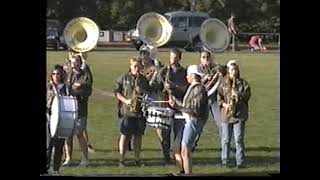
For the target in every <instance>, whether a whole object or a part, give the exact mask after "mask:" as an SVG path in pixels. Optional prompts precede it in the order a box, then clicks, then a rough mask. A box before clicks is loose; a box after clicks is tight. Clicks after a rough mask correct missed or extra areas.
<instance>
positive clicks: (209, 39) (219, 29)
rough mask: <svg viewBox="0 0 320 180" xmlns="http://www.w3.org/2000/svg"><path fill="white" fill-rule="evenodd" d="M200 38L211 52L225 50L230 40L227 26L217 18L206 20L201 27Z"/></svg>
mask: <svg viewBox="0 0 320 180" xmlns="http://www.w3.org/2000/svg"><path fill="white" fill-rule="evenodd" d="M200 40H201V41H202V44H203V46H204V47H205V48H207V49H208V50H209V51H211V52H223V51H224V50H225V49H226V48H227V47H228V46H229V42H230V34H229V31H228V28H227V26H226V25H225V24H224V23H223V22H221V21H220V20H219V19H216V18H209V19H207V20H205V21H204V22H203V23H202V25H201V29H200Z"/></svg>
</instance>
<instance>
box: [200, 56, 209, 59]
mask: <svg viewBox="0 0 320 180" xmlns="http://www.w3.org/2000/svg"><path fill="white" fill-rule="evenodd" d="M201 58H207V59H208V58H210V56H202V57H201Z"/></svg>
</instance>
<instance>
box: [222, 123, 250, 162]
mask: <svg viewBox="0 0 320 180" xmlns="http://www.w3.org/2000/svg"><path fill="white" fill-rule="evenodd" d="M244 131H245V121H239V122H237V123H224V122H222V123H221V135H222V137H221V148H222V150H221V161H222V163H223V164H226V163H228V161H229V156H230V142H231V137H232V134H233V136H234V141H235V145H236V163H237V165H241V164H243V162H244V159H245V147H244Z"/></svg>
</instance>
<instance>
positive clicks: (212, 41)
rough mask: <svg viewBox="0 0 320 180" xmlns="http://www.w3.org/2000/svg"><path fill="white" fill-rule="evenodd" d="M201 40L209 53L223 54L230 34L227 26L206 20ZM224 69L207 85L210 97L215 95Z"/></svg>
mask: <svg viewBox="0 0 320 180" xmlns="http://www.w3.org/2000/svg"><path fill="white" fill-rule="evenodd" d="M200 40H201V41H202V44H203V46H204V49H206V50H207V51H209V52H223V51H224V50H225V49H226V48H227V47H228V46H229V42H230V34H229V31H228V28H227V26H226V25H225V24H224V23H223V22H221V21H220V20H219V19H216V18H209V19H207V20H205V21H204V22H203V23H202V25H201V29H200ZM222 72H223V67H222V68H221V69H219V70H218V72H217V73H216V74H214V76H213V77H212V78H211V80H210V81H208V82H207V83H206V84H205V87H206V89H207V91H208V92H207V94H208V96H211V95H212V94H214V93H215V92H216V91H217V89H218V87H219V85H220V83H221V80H222V76H223V73H222Z"/></svg>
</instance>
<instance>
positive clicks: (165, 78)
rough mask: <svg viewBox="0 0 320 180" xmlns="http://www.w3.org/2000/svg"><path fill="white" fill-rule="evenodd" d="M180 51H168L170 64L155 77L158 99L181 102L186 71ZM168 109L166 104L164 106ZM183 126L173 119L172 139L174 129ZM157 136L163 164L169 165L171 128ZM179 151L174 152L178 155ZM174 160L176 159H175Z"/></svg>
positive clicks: (161, 131)
mask: <svg viewBox="0 0 320 180" xmlns="http://www.w3.org/2000/svg"><path fill="white" fill-rule="evenodd" d="M180 61H181V51H179V50H178V49H171V50H170V64H169V65H168V66H165V67H163V68H161V69H160V71H159V73H158V76H157V80H156V83H157V89H159V90H160V91H161V93H160V99H161V100H165V101H166V100H169V96H173V97H175V99H178V100H180V101H182V98H183V95H184V93H185V91H186V89H187V86H188V83H187V80H186V69H185V68H184V67H182V66H181V64H180ZM165 105H166V106H167V107H168V104H164V106H165ZM180 126H183V120H181V119H174V120H173V133H174V134H173V136H174V139H175V138H176V137H177V131H176V129H179V127H180ZM157 134H158V136H159V139H160V142H161V147H162V152H163V156H164V160H165V164H170V163H171V162H170V161H171V158H170V146H171V138H170V134H171V128H170V129H160V128H158V129H157ZM178 151H179V150H176V152H177V153H178ZM175 158H176V157H175Z"/></svg>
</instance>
